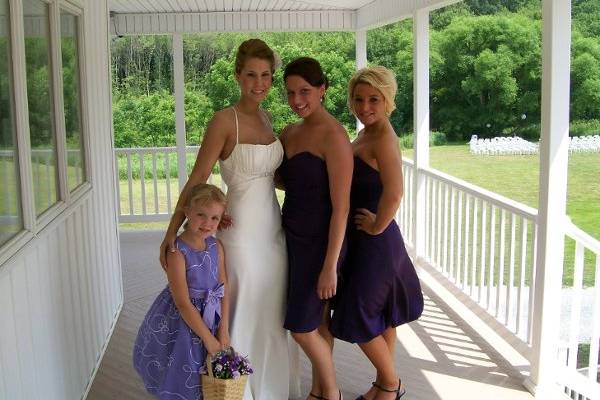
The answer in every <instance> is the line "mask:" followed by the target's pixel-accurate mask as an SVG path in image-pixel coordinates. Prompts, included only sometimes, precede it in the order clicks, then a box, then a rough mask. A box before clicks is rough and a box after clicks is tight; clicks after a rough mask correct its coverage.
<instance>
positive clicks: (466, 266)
mask: <svg viewBox="0 0 600 400" xmlns="http://www.w3.org/2000/svg"><path fill="white" fill-rule="evenodd" d="M471 199H472V197H471V195H469V194H465V240H464V242H465V249H464V250H465V251H464V253H463V254H464V260H463V271H462V272H463V284H462V290H463V292H465V293H466V292H467V285H468V284H469V276H468V274H469V238H470V236H469V227H470V226H471V224H470V223H469V219H470V215H471V207H470V204H471Z"/></svg>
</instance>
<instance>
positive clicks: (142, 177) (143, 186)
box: [138, 152, 146, 215]
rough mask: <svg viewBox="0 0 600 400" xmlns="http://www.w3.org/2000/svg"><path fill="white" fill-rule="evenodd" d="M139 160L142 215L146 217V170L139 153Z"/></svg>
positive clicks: (141, 153) (141, 155) (141, 154)
mask: <svg viewBox="0 0 600 400" xmlns="http://www.w3.org/2000/svg"><path fill="white" fill-rule="evenodd" d="M138 157H139V158H140V186H141V189H142V193H141V195H142V215H146V170H145V168H144V153H143V152H139V153H138Z"/></svg>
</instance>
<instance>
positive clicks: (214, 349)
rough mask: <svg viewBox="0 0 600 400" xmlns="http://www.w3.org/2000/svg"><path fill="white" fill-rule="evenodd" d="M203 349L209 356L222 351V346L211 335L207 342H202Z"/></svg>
mask: <svg viewBox="0 0 600 400" xmlns="http://www.w3.org/2000/svg"><path fill="white" fill-rule="evenodd" d="M204 347H206V351H208V353H209V354H210V355H211V356H213V355H215V353H218V352H219V351H221V350H223V345H222V344H221V342H219V341H218V340H217V338H216V337H214V336H213V335H210V337H209V338H208V340H206V341H205V342H204Z"/></svg>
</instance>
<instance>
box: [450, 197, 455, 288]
mask: <svg viewBox="0 0 600 400" xmlns="http://www.w3.org/2000/svg"><path fill="white" fill-rule="evenodd" d="M455 212H456V199H455V198H454V188H453V187H452V186H450V235H449V236H450V248H449V253H448V276H449V277H450V279H452V280H453V281H455V282H456V278H455V277H454V236H455V235H454V213H455Z"/></svg>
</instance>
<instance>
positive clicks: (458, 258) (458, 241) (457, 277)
mask: <svg viewBox="0 0 600 400" xmlns="http://www.w3.org/2000/svg"><path fill="white" fill-rule="evenodd" d="M456 203H457V205H456V208H457V211H456V212H457V214H458V215H457V216H456V259H455V261H456V267H455V275H454V276H455V278H454V279H455V280H456V284H457V286H458V287H460V286H461V277H460V273H461V268H462V265H461V258H462V247H463V243H462V227H463V225H462V210H463V193H462V192H461V191H458V192H457V193H456Z"/></svg>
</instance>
